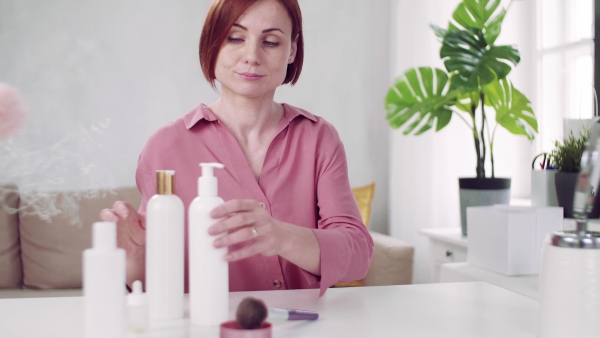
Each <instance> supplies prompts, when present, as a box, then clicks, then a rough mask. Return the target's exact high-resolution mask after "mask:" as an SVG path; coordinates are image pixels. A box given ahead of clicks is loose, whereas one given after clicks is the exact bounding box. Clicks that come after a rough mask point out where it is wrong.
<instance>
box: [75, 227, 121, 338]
mask: <svg viewBox="0 0 600 338" xmlns="http://www.w3.org/2000/svg"><path fill="white" fill-rule="evenodd" d="M125 283H126V281H125V250H123V249H119V248H117V227H116V224H115V223H114V222H96V223H94V224H93V225H92V247H91V248H90V249H86V250H84V251H83V298H84V330H85V332H84V337H86V338H105V337H114V338H121V337H125V334H126V331H127V329H126V324H125V323H126V313H125V294H126V293H127V291H126V288H125Z"/></svg>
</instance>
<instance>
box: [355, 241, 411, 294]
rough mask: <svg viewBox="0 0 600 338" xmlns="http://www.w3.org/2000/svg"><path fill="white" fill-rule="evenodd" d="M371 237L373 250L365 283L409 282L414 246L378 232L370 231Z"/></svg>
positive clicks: (400, 283) (371, 284)
mask: <svg viewBox="0 0 600 338" xmlns="http://www.w3.org/2000/svg"><path fill="white" fill-rule="evenodd" d="M371 237H373V242H374V243H375V251H374V253H373V260H372V261H371V266H370V267H369V272H368V273H367V275H366V276H365V278H364V282H365V285H369V286H379V285H402V284H411V283H412V270H413V257H414V253H415V248H414V246H412V245H410V244H408V243H406V242H404V241H402V240H400V239H397V238H394V237H391V236H387V235H384V234H380V233H378V232H371ZM374 272H376V273H374Z"/></svg>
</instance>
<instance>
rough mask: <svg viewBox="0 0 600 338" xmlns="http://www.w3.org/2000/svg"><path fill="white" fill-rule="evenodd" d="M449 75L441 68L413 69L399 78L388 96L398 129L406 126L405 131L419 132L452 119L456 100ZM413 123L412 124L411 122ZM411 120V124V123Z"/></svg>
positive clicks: (391, 117) (392, 119)
mask: <svg viewBox="0 0 600 338" xmlns="http://www.w3.org/2000/svg"><path fill="white" fill-rule="evenodd" d="M448 88H449V81H448V74H446V72H444V71H443V70H441V69H437V68H429V67H421V68H412V69H409V70H408V71H406V72H405V73H404V74H403V75H401V76H399V77H398V78H396V80H395V81H394V84H393V85H392V87H391V88H390V89H389V91H388V93H387V95H386V97H385V107H386V110H387V116H386V118H387V121H388V123H389V124H390V126H391V127H392V128H394V129H398V128H400V127H402V126H405V128H404V131H403V132H404V134H409V133H411V132H413V131H414V130H415V129H416V128H417V127H418V126H421V127H420V128H419V129H418V130H417V131H416V132H415V135H419V134H422V133H424V132H425V131H427V130H429V129H431V128H432V127H433V125H434V122H435V127H436V128H435V130H436V131H439V130H440V129H442V128H444V127H445V126H446V125H448V123H450V119H451V118H452V109H450V106H452V105H453V104H454V103H455V101H456V99H455V96H454V95H452V94H448ZM409 122H410V123H409ZM407 123H408V125H407Z"/></svg>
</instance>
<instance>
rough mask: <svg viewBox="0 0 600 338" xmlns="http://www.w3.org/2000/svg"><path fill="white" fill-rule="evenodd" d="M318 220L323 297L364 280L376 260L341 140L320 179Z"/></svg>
mask: <svg viewBox="0 0 600 338" xmlns="http://www.w3.org/2000/svg"><path fill="white" fill-rule="evenodd" d="M316 185H317V205H318V208H319V221H318V224H317V229H314V230H313V232H314V234H315V236H316V237H317V240H318V242H319V247H320V249H321V283H320V286H321V288H320V295H321V296H322V295H323V294H324V293H325V291H326V290H327V288H329V287H330V286H332V285H333V284H335V283H337V282H349V281H353V280H357V279H361V278H363V277H364V276H365V275H366V274H367V271H368V269H369V265H370V264H371V258H372V257H373V247H374V245H373V239H372V238H371V235H370V234H369V231H368V230H367V228H366V227H365V226H364V224H363V222H362V218H361V216H360V211H359V209H358V206H357V204H356V200H355V198H354V195H353V194H352V189H351V188H350V183H349V180H348V165H347V162H346V153H345V151H344V146H343V144H342V143H341V141H340V142H339V143H338V145H337V147H336V148H335V151H334V152H333V156H332V157H331V159H330V160H329V162H328V163H327V164H326V165H324V166H323V168H322V169H321V171H320V173H319V175H318V177H317V184H316Z"/></svg>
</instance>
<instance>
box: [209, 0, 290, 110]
mask: <svg viewBox="0 0 600 338" xmlns="http://www.w3.org/2000/svg"><path fill="white" fill-rule="evenodd" d="M291 36H292V21H291V19H290V17H289V15H288V12H287V10H286V9H285V7H283V5H282V4H281V3H279V1H277V0H259V1H257V2H256V3H254V4H253V5H251V6H250V7H249V8H248V9H247V10H246V11H245V12H244V13H243V14H242V15H241V16H240V17H239V18H238V19H237V21H236V22H235V23H234V25H233V27H232V28H231V30H230V31H229V34H228V35H227V38H225V41H223V44H222V45H221V50H220V51H219V55H218V56H217V62H216V66H215V76H216V78H217V81H219V82H220V83H221V91H222V93H223V94H233V95H240V96H244V97H251V98H258V97H262V96H265V95H270V96H271V97H272V96H273V95H274V93H275V89H276V88H277V87H278V86H279V85H281V84H282V83H283V80H284V79H285V75H286V70H287V65H288V60H290V59H291V60H292V61H293V59H294V56H295V54H296V42H295V41H292V37H291Z"/></svg>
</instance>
